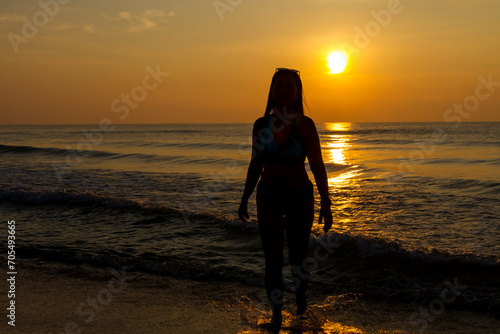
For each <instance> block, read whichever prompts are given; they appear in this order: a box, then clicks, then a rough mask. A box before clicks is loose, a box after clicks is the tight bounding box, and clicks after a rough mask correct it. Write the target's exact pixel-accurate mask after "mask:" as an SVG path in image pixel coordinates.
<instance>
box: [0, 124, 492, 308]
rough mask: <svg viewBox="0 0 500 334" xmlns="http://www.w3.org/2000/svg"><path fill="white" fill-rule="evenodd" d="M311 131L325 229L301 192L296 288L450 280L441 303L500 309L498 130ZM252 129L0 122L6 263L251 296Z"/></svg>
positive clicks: (256, 252) (416, 287)
mask: <svg viewBox="0 0 500 334" xmlns="http://www.w3.org/2000/svg"><path fill="white" fill-rule="evenodd" d="M316 127H317V130H318V133H319V137H320V141H321V147H322V154H323V159H324V162H325V166H326V170H327V174H328V184H329V191H330V194H331V200H332V203H333V204H332V211H333V221H334V222H333V226H332V229H331V230H330V231H329V232H328V233H326V234H325V233H324V232H323V231H322V226H321V225H320V224H319V223H318V211H319V207H318V203H319V197H318V192H317V190H316V189H315V195H314V196H315V200H316V201H315V203H316V204H315V205H316V213H315V214H316V217H315V223H314V225H313V229H312V233H311V236H310V243H309V251H310V253H309V257H308V264H309V266H310V267H311V271H312V275H311V282H310V286H309V290H310V293H311V294H314V295H316V296H323V297H325V298H327V297H328V296H330V295H334V294H336V293H350V292H352V293H360V294H363V295H365V296H372V297H374V298H397V299H400V300H406V299H409V300H423V299H425V298H427V299H429V300H432V298H436V296H439V293H440V291H442V290H443V288H444V287H446V286H447V284H448V285H449V284H450V282H452V283H453V282H455V283H453V284H456V285H458V286H460V287H464V288H463V291H461V294H460V296H461V299H460V300H459V301H457V302H455V303H458V304H460V305H462V306H463V307H465V306H468V305H469V306H470V305H471V306H473V308H476V309H481V310H486V311H492V310H498V306H499V305H500V304H499V303H500V281H499V277H500V275H499V273H500V123H498V122H489V123H460V124H450V123H317V124H316ZM251 131H252V124H136V125H131V124H126V125H125V124H113V125H109V124H107V125H106V124H104V125H103V124H101V125H96V124H89V125H1V126H0V216H1V217H2V220H3V221H4V222H5V223H7V221H12V220H14V221H15V222H16V254H17V256H18V257H21V258H26V259H33V261H34V260H37V261H42V262H41V263H44V262H45V263H48V262H60V263H65V264H66V265H69V266H81V265H86V266H96V267H98V266H100V267H103V266H104V267H116V268H127V270H134V271H142V272H147V273H149V274H153V275H174V276H180V277H184V278H188V279H193V280H201V281H204V280H205V281H208V280H219V281H221V282H223V281H238V282H241V283H243V284H248V285H252V286H263V274H264V257H263V252H262V249H261V244H260V239H259V234H258V228H257V221H256V206H255V193H254V194H253V195H252V197H251V198H250V203H249V214H250V218H251V219H250V221H249V222H246V223H244V222H242V221H240V220H239V219H238V216H237V209H238V205H239V202H240V199H241V195H242V192H243V188H244V183H245V176H246V171H247V167H248V163H249V162H250V154H251ZM306 169H307V171H308V173H309V176H310V179H311V181H312V182H313V183H314V177H313V175H312V173H311V171H310V168H309V165H308V164H307V162H306ZM4 229H5V231H7V224H4ZM2 234H4V233H2ZM3 239H5V238H3ZM1 243H2V244H3V245H4V246H6V245H7V240H1ZM4 249H5V248H4ZM0 256H1V257H2V258H6V257H7V254H0ZM284 273H285V274H284V275H285V281H287V282H288V283H290V286H291V275H290V273H289V268H288V267H286V268H285V270H284ZM262 291H263V290H262Z"/></svg>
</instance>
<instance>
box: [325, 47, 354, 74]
mask: <svg viewBox="0 0 500 334" xmlns="http://www.w3.org/2000/svg"><path fill="white" fill-rule="evenodd" d="M348 58H349V57H348V56H347V53H345V52H344V51H339V50H337V51H332V52H330V53H329V54H328V55H327V56H326V63H327V66H328V68H329V69H330V73H333V74H338V73H342V72H344V69H345V67H346V66H347V60H348Z"/></svg>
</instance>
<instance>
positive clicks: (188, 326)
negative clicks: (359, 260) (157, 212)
mask: <svg viewBox="0 0 500 334" xmlns="http://www.w3.org/2000/svg"><path fill="white" fill-rule="evenodd" d="M22 262H23V265H22V266H21V267H19V273H18V276H17V283H16V290H17V291H16V319H15V324H16V326H15V327H12V326H9V325H7V321H5V323H4V325H3V327H4V329H3V330H2V332H3V333H53V334H60V333H67V334H77V333H267V331H266V330H265V329H263V328H262V327H260V326H259V324H260V323H264V322H265V321H266V319H268V317H269V310H268V308H267V307H266V305H265V295H264V290H263V289H262V288H260V287H252V286H248V285H245V284H242V283H235V282H221V281H193V280H188V279H183V278H177V277H170V276H161V275H150V274H145V273H138V272H133V271H131V272H127V271H125V270H116V269H110V268H99V269H96V268H92V267H87V266H77V265H66V264H48V263H34V261H33V262H30V261H27V260H23V261H22ZM4 301H5V297H4ZM310 302H311V304H312V307H311V310H312V312H311V315H310V319H309V321H302V322H299V321H298V320H297V319H296V318H295V316H294V315H293V312H294V307H295V305H294V302H293V296H292V295H291V294H289V293H288V294H286V296H285V317H284V318H285V320H284V324H285V328H284V329H282V331H281V333H429V334H430V333H454V334H457V333H458V334H461V333H463V334H471V333H500V330H499V328H500V321H499V320H498V319H496V318H493V317H491V316H488V315H485V314H481V313H476V312H471V311H460V310H453V309H445V310H444V311H443V312H442V313H440V314H438V315H436V316H435V317H434V319H431V318H430V315H431V314H429V318H428V321H425V322H426V323H425V324H424V320H423V319H424V318H423V316H420V315H419V316H414V318H413V324H412V323H411V321H410V316H411V315H412V314H414V313H415V312H419V309H420V308H422V309H425V308H426V307H427V305H418V304H394V303H389V302H387V301H373V300H368V299H363V297H362V296H355V295H350V294H343V295H337V296H330V297H328V298H327V299H326V300H325V299H323V300H318V299H317V297H316V296H310ZM424 325H425V328H424Z"/></svg>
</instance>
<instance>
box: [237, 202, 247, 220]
mask: <svg viewBox="0 0 500 334" xmlns="http://www.w3.org/2000/svg"><path fill="white" fill-rule="evenodd" d="M238 217H240V219H241V220H242V221H243V222H244V223H246V222H247V220H248V219H250V217H249V216H248V202H246V201H241V204H240V207H239V208H238Z"/></svg>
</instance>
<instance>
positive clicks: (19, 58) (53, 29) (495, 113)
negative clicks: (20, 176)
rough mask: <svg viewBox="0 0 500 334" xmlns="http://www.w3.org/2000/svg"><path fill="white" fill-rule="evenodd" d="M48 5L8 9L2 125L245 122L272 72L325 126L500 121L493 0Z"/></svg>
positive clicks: (254, 113)
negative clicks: (291, 76)
mask: <svg viewBox="0 0 500 334" xmlns="http://www.w3.org/2000/svg"><path fill="white" fill-rule="evenodd" d="M40 3H42V4H44V5H43V6H42V5H40ZM40 3H39V2H38V1H15V2H14V1H12V2H10V3H6V2H3V3H2V4H1V5H0V6H1V11H0V30H1V35H2V42H1V43H0V69H1V78H2V79H1V81H0V98H1V101H2V104H1V106H0V124H66V123H87V124H97V123H99V122H100V121H101V120H102V119H105V118H107V119H110V120H111V121H112V122H114V123H179V122H180V123H192V122H196V123H203V122H217V123H219V122H220V123H226V122H231V123H233V122H234V123H238V122H245V123H246V122H248V123H249V122H253V121H254V120H255V119H256V118H257V117H259V116H261V115H262V114H263V112H264V107H265V104H266V98H267V93H268V89H269V83H270V80H271V77H272V75H273V73H274V69H275V68H276V67H291V68H295V69H298V70H300V71H301V77H302V79H303V84H304V91H305V95H306V101H307V103H308V106H309V109H310V113H309V115H310V116H312V117H313V119H314V120H315V121H317V122H325V121H332V122H336V121H351V122H363V121H366V122H373V121H383V122H391V121H456V120H461V121H500V112H499V110H500V62H499V59H500V43H499V37H498V36H500V23H499V21H498V17H500V5H499V4H498V3H499V2H498V1H496V0H419V1H410V0H401V1H397V0H387V1H378V0H365V1H360V0H349V1H347V0H311V1H298V0H288V1H285V0H274V1H263V0H262V1H257V0H255V1H247V0H216V1H213V0H208V1H207V0H203V1H200V0H193V1H180V0H179V1H163V0H144V1H140V2H139V1H131V0H129V1H118V0H116V1H106V2H103V1H97V0H88V1H69V0H42V1H41V2H40ZM338 48H343V49H345V50H347V51H349V52H350V62H349V64H348V66H347V68H346V71H345V72H344V73H342V74H336V75H334V74H330V73H328V68H327V66H326V60H325V57H326V55H327V53H328V52H329V51H332V50H335V49H338ZM155 72H157V73H156V74H152V73H155ZM167 73H168V74H167ZM488 81H489V82H490V83H489V84H488ZM461 106H462V107H461ZM460 108H462V109H460Z"/></svg>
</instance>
